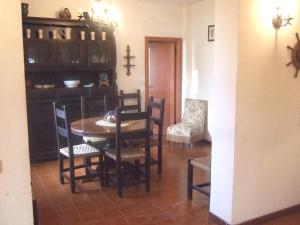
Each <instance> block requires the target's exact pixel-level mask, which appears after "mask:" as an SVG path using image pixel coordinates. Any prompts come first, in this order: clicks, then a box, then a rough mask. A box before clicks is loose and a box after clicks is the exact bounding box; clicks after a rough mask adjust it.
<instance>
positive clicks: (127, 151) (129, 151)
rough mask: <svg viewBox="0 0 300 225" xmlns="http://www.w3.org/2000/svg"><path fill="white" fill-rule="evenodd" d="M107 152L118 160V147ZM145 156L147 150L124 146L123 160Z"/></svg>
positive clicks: (122, 151)
mask: <svg viewBox="0 0 300 225" xmlns="http://www.w3.org/2000/svg"><path fill="white" fill-rule="evenodd" d="M105 154H106V155H107V156H108V157H110V158H112V159H114V160H116V159H117V156H116V155H117V151H116V149H110V150H108V151H107V152H105ZM143 157H145V152H144V151H143V150H141V149H139V148H123V149H122V150H121V160H126V159H127V160H132V159H139V158H143Z"/></svg>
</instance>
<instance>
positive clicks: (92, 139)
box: [82, 137, 107, 143]
mask: <svg viewBox="0 0 300 225" xmlns="http://www.w3.org/2000/svg"><path fill="white" fill-rule="evenodd" d="M82 139H83V140H84V142H86V143H88V142H92V143H98V142H105V141H106V140H107V139H106V138H104V137H83V138H82Z"/></svg>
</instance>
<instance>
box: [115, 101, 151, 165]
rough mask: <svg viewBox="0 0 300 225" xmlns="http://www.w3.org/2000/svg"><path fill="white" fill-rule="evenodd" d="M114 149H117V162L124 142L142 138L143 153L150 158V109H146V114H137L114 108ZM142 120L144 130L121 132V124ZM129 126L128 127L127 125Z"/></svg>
mask: <svg viewBox="0 0 300 225" xmlns="http://www.w3.org/2000/svg"><path fill="white" fill-rule="evenodd" d="M116 116H117V122H116V149H117V161H118V160H119V161H120V160H121V158H120V157H121V151H122V147H123V143H124V140H130V139H136V138H144V139H145V151H146V154H149V157H150V135H151V134H150V133H151V107H150V106H148V107H147V111H146V112H137V113H124V112H122V108H121V107H117V108H116ZM137 120H143V121H144V122H145V126H144V128H141V129H139V130H135V131H130V132H122V126H121V125H122V123H123V122H128V121H137ZM128 126H130V125H128Z"/></svg>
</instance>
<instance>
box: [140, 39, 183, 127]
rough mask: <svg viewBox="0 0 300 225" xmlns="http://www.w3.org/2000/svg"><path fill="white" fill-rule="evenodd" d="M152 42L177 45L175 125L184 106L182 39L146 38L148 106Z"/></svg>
mask: <svg viewBox="0 0 300 225" xmlns="http://www.w3.org/2000/svg"><path fill="white" fill-rule="evenodd" d="M150 42H167V43H174V44H175V115H174V118H175V121H174V122H175V123H178V122H180V121H181V104H182V38H172V37H151V36H150V37H145V104H147V101H148V98H149V93H148V86H149V62H148V58H149V54H148V48H149V43H150Z"/></svg>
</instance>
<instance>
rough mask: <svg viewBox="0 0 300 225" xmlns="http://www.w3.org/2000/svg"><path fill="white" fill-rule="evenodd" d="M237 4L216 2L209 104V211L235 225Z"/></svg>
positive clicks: (228, 0) (234, 0) (222, 0)
mask: <svg viewBox="0 0 300 225" xmlns="http://www.w3.org/2000/svg"><path fill="white" fill-rule="evenodd" d="M238 1H239V0H227V1H224V0H216V1H215V24H216V39H215V57H214V61H215V68H214V69H215V73H214V81H213V89H212V94H211V99H212V100H211V101H210V115H209V124H211V130H210V132H211V136H212V153H211V154H212V168H211V197H210V211H211V212H212V213H213V214H215V215H216V216H218V217H220V218H221V219H223V220H225V221H226V222H227V223H231V222H232V213H233V212H232V199H233V193H234V189H233V182H234V180H233V178H234V157H235V115H236V82H237V81H236V79H237V68H238V64H237V52H238V29H237V27H238V10H239V8H238Z"/></svg>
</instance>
